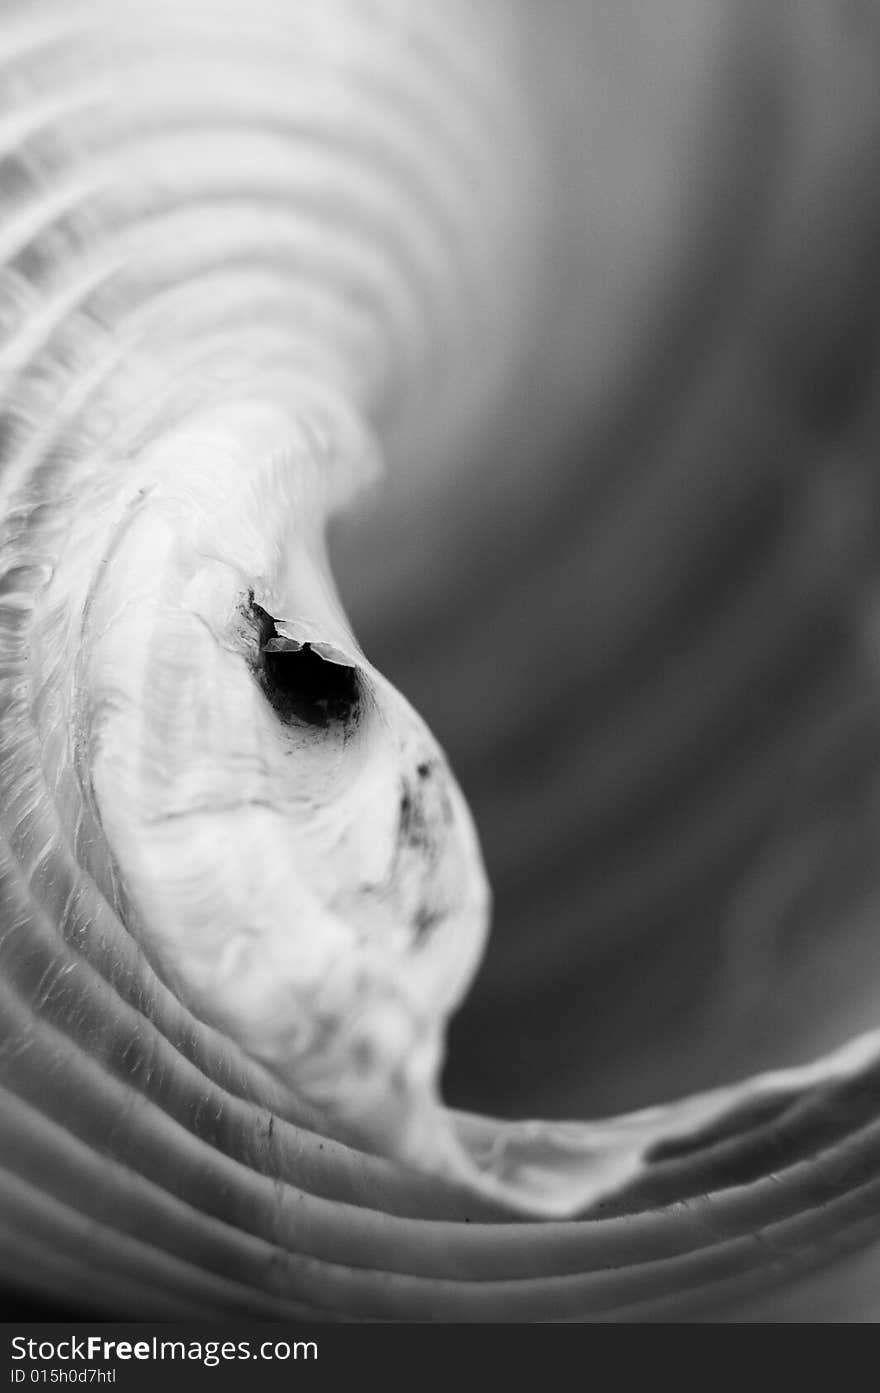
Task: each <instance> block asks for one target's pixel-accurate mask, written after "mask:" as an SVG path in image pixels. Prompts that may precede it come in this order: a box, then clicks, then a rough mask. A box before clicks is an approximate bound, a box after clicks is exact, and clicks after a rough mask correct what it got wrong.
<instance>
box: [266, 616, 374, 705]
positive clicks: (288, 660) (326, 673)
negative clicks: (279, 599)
mask: <svg viewBox="0 0 880 1393" xmlns="http://www.w3.org/2000/svg"><path fill="white" fill-rule="evenodd" d="M251 609H252V611H253V614H254V617H255V619H256V620H257V624H258V626H259V661H258V665H257V675H258V678H259V682H260V686H261V687H262V689H263V691H264V693H265V695H266V697H267V699H268V701H269V702H270V704H271V706H272V708H273V709H274V711H275V712H276V713H277V715H278V716H279V717H280V719H281V720H282V721H286V722H290V721H303V722H305V723H306V724H307V725H310V726H327V725H329V724H330V723H331V722H333V721H335V722H339V723H342V724H348V723H349V722H351V721H353V720H354V719H355V718H356V716H357V711H358V706H359V704H360V685H359V682H358V675H357V671H356V669H355V668H353V667H345V666H343V664H341V663H331V662H328V661H327V660H326V659H325V658H322V657H321V655H320V654H319V653H316V652H315V650H314V649H313V648H312V646H311V644H309V643H303V644H302V645H301V646H296V645H294V643H293V642H292V641H288V640H285V639H284V638H283V637H282V636H280V635H279V634H278V631H277V629H276V626H275V620H274V619H273V618H272V616H271V615H270V614H268V613H267V612H266V610H264V609H263V608H262V607H261V606H260V605H258V604H256V603H254V602H253V601H251ZM273 640H274V642H273ZM288 642H289V647H288V646H286V645H287V643H288ZM270 643H271V644H272V647H271V648H270V647H269V645H270ZM282 644H283V645H285V646H283V647H282V646H280V645H282Z"/></svg>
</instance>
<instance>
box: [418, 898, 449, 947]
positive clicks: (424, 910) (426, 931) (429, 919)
mask: <svg viewBox="0 0 880 1393" xmlns="http://www.w3.org/2000/svg"><path fill="white" fill-rule="evenodd" d="M442 920H443V914H442V912H441V911H440V910H438V909H428V907H427V905H420V906H419V908H418V909H417V910H416V913H415V915H414V917H413V931H414V933H413V940H414V942H415V944H416V945H418V944H420V943H424V941H425V939H427V938H429V937H430V935H431V933H432V931H433V930H434V929H435V928H436V927H437V925H438V924H440V923H441V922H442Z"/></svg>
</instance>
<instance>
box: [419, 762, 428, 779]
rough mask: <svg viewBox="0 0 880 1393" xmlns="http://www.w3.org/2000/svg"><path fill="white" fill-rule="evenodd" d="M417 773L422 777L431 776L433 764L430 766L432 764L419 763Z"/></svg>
mask: <svg viewBox="0 0 880 1393" xmlns="http://www.w3.org/2000/svg"><path fill="white" fill-rule="evenodd" d="M416 773H417V774H418V776H419V778H420V779H427V778H430V775H431V766H430V764H425V763H422V764H419V765H418V766H417V767H416Z"/></svg>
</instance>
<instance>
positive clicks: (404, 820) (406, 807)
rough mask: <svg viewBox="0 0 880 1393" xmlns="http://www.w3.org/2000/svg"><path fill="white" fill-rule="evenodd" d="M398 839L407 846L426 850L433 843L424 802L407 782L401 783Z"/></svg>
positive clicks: (402, 844)
mask: <svg viewBox="0 0 880 1393" xmlns="http://www.w3.org/2000/svg"><path fill="white" fill-rule="evenodd" d="M398 839H399V841H400V844H401V846H406V847H414V848H420V849H423V850H426V849H428V848H429V847H430V845H431V835H430V829H429V824H428V818H427V816H426V814H425V805H424V802H423V800H422V798H421V796H420V795H419V794H418V793H414V791H413V790H412V789H410V787H409V785H408V784H406V783H403V784H402V785H401V794H400V814H399V828H398Z"/></svg>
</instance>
